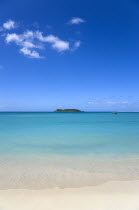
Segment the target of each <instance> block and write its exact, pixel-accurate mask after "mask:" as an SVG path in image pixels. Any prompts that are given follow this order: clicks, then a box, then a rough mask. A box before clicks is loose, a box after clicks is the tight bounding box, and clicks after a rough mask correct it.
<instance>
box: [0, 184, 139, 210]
mask: <svg viewBox="0 0 139 210" xmlns="http://www.w3.org/2000/svg"><path fill="white" fill-rule="evenodd" d="M0 210H139V181H113V182H108V183H105V184H101V185H97V186H94V187H82V188H65V189H59V188H53V189H46V190H16V189H15V190H14V189H13V190H0Z"/></svg>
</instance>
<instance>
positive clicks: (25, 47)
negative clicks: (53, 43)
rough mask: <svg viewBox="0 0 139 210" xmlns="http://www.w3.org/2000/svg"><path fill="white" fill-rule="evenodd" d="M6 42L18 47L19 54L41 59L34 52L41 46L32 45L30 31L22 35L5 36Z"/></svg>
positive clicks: (32, 35)
mask: <svg viewBox="0 0 139 210" xmlns="http://www.w3.org/2000/svg"><path fill="white" fill-rule="evenodd" d="M5 39H6V42H7V43H11V42H14V43H15V44H17V45H18V46H20V47H21V48H20V50H19V51H20V52H21V53H22V54H24V55H25V56H27V57H29V58H42V56H40V55H39V53H38V52H37V51H36V50H34V49H35V48H38V49H40V48H41V46H40V45H37V44H34V43H33V41H34V33H33V32H32V31H27V32H24V33H23V34H16V33H12V34H7V35H6V38H5Z"/></svg>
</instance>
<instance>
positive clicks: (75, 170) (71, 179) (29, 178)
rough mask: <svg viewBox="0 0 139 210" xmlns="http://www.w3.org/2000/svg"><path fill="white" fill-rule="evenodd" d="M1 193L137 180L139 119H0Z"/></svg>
mask: <svg viewBox="0 0 139 210" xmlns="http://www.w3.org/2000/svg"><path fill="white" fill-rule="evenodd" d="M0 145H1V146H0V189H7V188H8V189H9V188H33V189H34V188H35V189H36V188H47V187H53V186H60V187H61V186H62V187H78V186H86V185H87V186H88V185H96V184H99V183H102V182H105V181H109V180H121V179H122V180H134V179H139V113H118V114H117V115H114V114H112V113H29V112H28V113H0Z"/></svg>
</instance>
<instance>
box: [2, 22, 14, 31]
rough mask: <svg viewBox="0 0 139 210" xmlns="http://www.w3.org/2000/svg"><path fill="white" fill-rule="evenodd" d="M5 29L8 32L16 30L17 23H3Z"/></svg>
mask: <svg viewBox="0 0 139 210" xmlns="http://www.w3.org/2000/svg"><path fill="white" fill-rule="evenodd" d="M3 28H4V29H6V30H10V29H14V28H15V22H14V21H13V20H8V21H7V22H5V23H3Z"/></svg>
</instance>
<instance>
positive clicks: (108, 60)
mask: <svg viewBox="0 0 139 210" xmlns="http://www.w3.org/2000/svg"><path fill="white" fill-rule="evenodd" d="M0 11H1V13H0V57H1V59H0V111H53V110H55V109H57V108H79V109H82V110H86V111H139V98H138V95H139V94H138V93H139V82H138V81H139V59H138V58H139V2H138V1H137V0H115V1H111V0H106V1H104V0H92V1H90V0H82V1H81V0H74V1H73V0H66V1H65V0H51V1H47V0H39V1H38V0H36V1H34V0H28V1H27V0H20V1H16V0H1V1H0Z"/></svg>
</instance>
